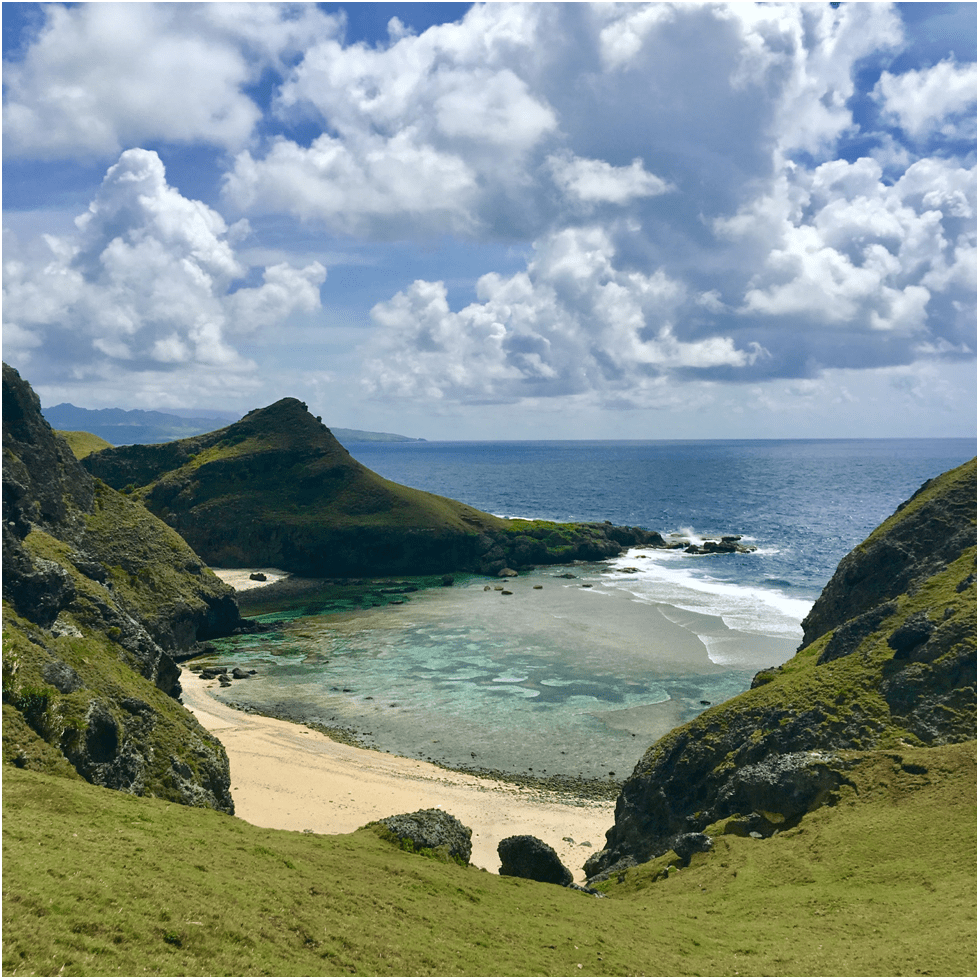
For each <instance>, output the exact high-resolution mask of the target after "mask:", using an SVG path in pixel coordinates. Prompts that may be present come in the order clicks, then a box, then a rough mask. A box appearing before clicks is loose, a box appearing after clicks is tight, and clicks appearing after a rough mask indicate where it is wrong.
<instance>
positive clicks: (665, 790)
mask: <svg viewBox="0 0 979 979" xmlns="http://www.w3.org/2000/svg"><path fill="white" fill-rule="evenodd" d="M975 571H976V462H975V460H972V462H970V463H967V464H965V465H964V466H960V467H959V468H958V469H954V470H952V471H950V472H948V473H945V474H944V475H942V476H940V477H938V478H936V479H933V480H931V481H929V482H928V483H926V484H925V485H924V486H923V487H922V488H921V489H920V490H919V491H918V492H917V493H916V494H915V495H914V496H913V497H912V498H911V499H910V500H908V501H907V502H906V503H905V504H903V505H902V506H901V507H900V508H899V509H898V511H897V512H896V513H895V514H894V515H893V516H892V517H890V518H889V519H888V520H887V521H886V522H885V523H883V524H882V525H881V526H880V527H879V528H878V529H877V530H875V531H874V533H873V534H871V535H870V537H869V538H868V539H867V540H866V541H865V542H864V543H863V544H861V545H860V546H859V547H857V548H855V549H854V551H853V552H851V553H850V554H849V555H847V557H845V558H844V559H843V561H841V562H840V566H839V569H838V570H837V572H836V574H835V575H834V576H833V578H832V579H831V581H830V582H829V583H828V584H827V586H826V588H825V589H824V591H823V594H822V595H821V596H820V598H819V600H818V601H817V602H816V603H815V605H814V606H813V609H812V611H811V612H810V614H809V616H808V617H807V618H806V621H805V623H804V627H805V639H804V641H803V644H802V646H801V647H800V650H799V652H798V653H797V654H796V656H795V657H794V658H793V659H792V660H790V661H789V662H788V663H786V664H784V665H783V666H781V667H779V668H777V669H771V670H765V671H763V672H762V673H760V674H759V675H758V676H757V677H756V678H755V682H754V683H753V684H752V689H751V690H749V691H748V692H747V693H744V694H742V695H741V696H739V697H735V698H733V699H732V700H729V701H727V702H726V703H724V704H720V705H718V706H717V707H713V708H711V709H710V710H707V711H705V712H704V713H703V714H701V715H700V716H699V717H698V718H697V719H695V720H694V721H692V722H691V723H689V724H686V725H684V726H683V727H680V728H677V729H676V730H675V731H673V732H671V733H670V734H668V735H667V736H666V737H664V738H662V739H661V740H660V741H658V742H657V743H656V744H655V745H653V747H651V748H650V749H649V750H648V751H647V752H646V754H645V755H644V756H643V758H642V759H641V760H640V762H639V764H638V765H637V766H636V769H635V771H634V772H633V774H632V776H631V778H629V779H628V780H627V781H626V783H625V785H624V786H623V788H622V793H621V795H620V796H619V799H618V800H617V802H616V810H615V825H614V826H613V827H612V828H611V829H610V830H609V832H608V834H607V836H606V845H605V848H604V849H603V850H602V851H600V852H599V853H597V854H594V855H593V856H592V857H591V858H589V861H588V862H587V863H586V864H585V872H586V873H587V874H588V876H589V877H590V878H596V877H599V878H601V877H605V876H608V875H610V874H612V873H615V872H617V871H618V870H620V869H623V868H626V867H629V866H631V865H633V864H635V863H640V862H643V861H646V860H649V859H651V858H652V857H654V856H659V855H661V854H664V853H666V852H667V851H669V850H675V851H676V852H678V853H679V852H680V849H681V848H682V847H683V845H684V842H683V841H684V840H689V838H690V837H689V834H692V833H703V831H704V830H705V829H707V827H709V826H711V825H712V824H716V823H718V821H721V820H728V823H727V824H726V825H727V828H726V829H725V830H724V831H726V832H742V831H743V834H745V835H747V834H749V833H750V834H751V835H761V836H765V835H769V834H771V833H773V832H775V831H777V830H778V829H780V828H785V827H787V826H791V825H793V824H794V823H796V822H798V820H799V819H801V818H802V816H803V815H805V813H807V812H809V811H811V810H812V809H813V808H815V807H817V806H820V805H823V804H826V803H830V802H832V801H833V799H834V798H835V795H836V793H837V791H838V789H839V788H840V786H841V785H843V784H844V783H845V782H846V780H847V771H848V767H849V766H850V765H851V764H853V763H854V757H855V754H854V753H855V752H862V751H870V750H878V749H892V748H899V747H901V746H902V745H907V744H912V745H919V746H927V745H937V744H948V743H953V742H958V741H967V740H972V739H974V738H975V736H976V579H975Z"/></svg>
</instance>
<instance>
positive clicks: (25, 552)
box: [3, 364, 240, 812]
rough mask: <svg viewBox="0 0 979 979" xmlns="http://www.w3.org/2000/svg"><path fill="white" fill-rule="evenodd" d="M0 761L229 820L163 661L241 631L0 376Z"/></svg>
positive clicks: (220, 759)
mask: <svg viewBox="0 0 979 979" xmlns="http://www.w3.org/2000/svg"><path fill="white" fill-rule="evenodd" d="M3 572H4V573H3V757H4V761H5V762H10V763H13V764H14V765H15V766H17V767H19V768H28V769H35V770H38V771H45V772H51V773H56V774H60V775H65V776H68V777H79V776H80V777H82V778H85V779H86V780H88V781H90V782H93V783H96V784H98V785H104V786H109V787H112V788H117V789H122V790H124V791H126V792H131V793H134V794H138V795H143V794H146V795H156V796H160V797H162V798H166V799H170V800H173V801H176V802H183V803H188V804H191V805H206V806H213V807H215V808H220V809H224V810H226V811H229V812H231V811H233V808H234V804H233V802H232V800H231V794H230V791H229V776H228V763H227V757H226V755H225V752H224V749H223V747H222V746H221V745H220V744H219V743H218V742H217V741H216V740H215V739H214V738H213V737H211V736H210V735H209V734H208V733H207V732H206V731H204V729H203V728H201V727H200V725H198V724H197V722H196V720H195V719H194V718H193V717H192V716H191V715H190V714H188V712H187V711H185V710H184V709H183V708H182V707H181V706H180V704H179V703H178V702H177V700H176V699H175V698H177V697H179V695H180V683H179V674H180V670H179V668H178V667H177V665H176V662H175V660H176V659H178V658H180V657H181V656H182V655H184V656H186V655H188V654H190V653H191V652H193V651H194V650H195V649H196V648H197V644H198V642H199V641H200V640H204V639H207V638H209V637H212V636H216V635H224V634H227V633H228V632H229V631H231V630H232V629H235V628H237V627H239V625H240V617H239V613H238V608H237V605H236V603H235V601H234V598H233V593H232V591H231V589H229V588H228V587H226V586H225V585H223V584H222V583H221V582H220V581H219V580H218V579H217V578H216V577H215V576H214V575H213V574H212V573H211V572H210V571H209V570H208V569H207V568H205V567H204V565H203V563H202V562H201V560H200V559H199V558H198V557H197V555H196V554H194V552H193V551H192V550H191V549H190V548H189V547H188V546H187V544H186V543H185V542H184V541H183V540H181V538H180V537H179V536H178V535H177V534H175V533H174V532H173V531H172V530H171V529H170V528H168V527H167V526H166V525H165V524H163V523H162V522H161V521H159V520H157V519H156V518H155V517H153V516H152V515H151V514H150V513H148V512H147V511H146V510H145V508H143V507H142V506H140V505H139V504H138V503H136V502H134V501H133V500H130V499H127V498H126V497H125V496H123V495H122V494H120V493H117V492H115V491H114V490H112V489H110V488H109V487H107V486H106V485H105V484H104V483H101V482H100V481H98V480H96V479H93V478H92V477H91V476H90V475H89V474H88V472H86V471H85V470H84V469H83V468H82V467H81V465H80V464H79V463H78V462H77V460H76V459H75V457H74V455H73V454H72V452H71V450H70V449H69V447H68V444H67V443H66V442H65V441H64V440H63V439H61V438H60V437H58V436H57V435H55V433H54V432H53V431H52V429H51V427H50V426H49V425H48V423H47V422H46V421H45V420H44V419H43V417H42V416H41V413H40V404H39V402H38V399H37V396H36V395H35V394H34V392H33V391H32V390H31V388H30V386H29V385H28V384H27V383H26V382H25V381H24V380H22V379H21V377H20V375H19V374H18V373H17V371H15V370H13V369H12V368H10V367H8V366H7V365H6V364H5V365H4V367H3Z"/></svg>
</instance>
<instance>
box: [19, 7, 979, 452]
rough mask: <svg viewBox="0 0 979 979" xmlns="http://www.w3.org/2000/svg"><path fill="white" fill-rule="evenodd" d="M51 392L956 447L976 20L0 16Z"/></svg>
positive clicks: (357, 421) (613, 12)
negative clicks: (288, 401)
mask: <svg viewBox="0 0 979 979" xmlns="http://www.w3.org/2000/svg"><path fill="white" fill-rule="evenodd" d="M2 14H3V51H4V66H3V86H4V89H3V358H4V360H5V361H6V362H7V363H9V364H11V365H13V366H14V367H16V368H17V369H18V370H19V371H20V372H21V374H22V375H23V376H24V377H25V378H26V379H27V380H28V381H30V383H31V384H32V385H33V387H34V389H35V390H36V391H37V392H38V394H39V396H40V398H41V401H42V404H43V405H45V406H51V405H54V404H58V403H60V402H64V401H68V402H71V403H72V404H75V405H78V406H80V407H85V408H105V407H120V408H126V409H131V408H144V409H157V410H162V411H166V410H172V409H209V410H214V411H227V412H245V411H248V410H250V409H252V408H256V407H261V406H263V405H266V404H271V403H272V402H274V401H276V400H278V399H279V398H283V397H295V398H299V399H300V400H302V401H305V402H306V403H307V404H308V405H309V407H310V410H311V411H312V412H313V413H314V414H317V415H321V416H322V417H323V420H324V422H325V423H326V424H328V425H331V426H336V427H345V428H358V429H367V430H373V431H386V432H396V433H400V434H405V435H410V436H414V437H422V438H427V439H535V438H539V439H584V438H599V439H616V438H619V439H657V438H666V439H689V438H704V439H716V438H849V437H943V436H964V437H974V436H975V434H976V86H977V82H976V5H975V4H974V3H921V4H915V3H912V4H893V5H892V4H886V3H799V4H796V3H792V4H778V3H773V4H750V3H734V4H694V3H679V4H670V3H652V4H639V3H621V4H616V3H598V4H584V3H580V4H579V3H573V4H558V3H525V4H508V3H491V4H483V5H469V4H458V3H455V4H453V3H446V4H426V3H359V4H349V5H348V4H342V3H340V4H337V3H330V4H291V3H273V4H265V3H242V4H236V3H204V4H191V3H172V4H152V3H145V4H144V3H131V4H130V3H81V4H57V3H52V4H43V5H42V4H30V3H4V4H3V5H2Z"/></svg>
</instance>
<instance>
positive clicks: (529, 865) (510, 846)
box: [496, 836, 574, 887]
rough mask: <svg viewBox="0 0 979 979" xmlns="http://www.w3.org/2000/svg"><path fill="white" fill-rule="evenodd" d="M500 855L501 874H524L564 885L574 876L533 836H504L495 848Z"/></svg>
mask: <svg viewBox="0 0 979 979" xmlns="http://www.w3.org/2000/svg"><path fill="white" fill-rule="evenodd" d="M496 852H497V853H499V855H500V863H501V864H502V866H501V867H500V876H501V877H524V878H526V879H527V880H538V881H540V882H541V883H544V884H560V885H561V886H562V887H567V886H568V885H569V884H571V883H573V882H574V875H573V874H572V873H571V871H570V870H568V868H567V867H565V866H564V864H563V863H561V858H560V857H559V856H558V855H557V853H556V852H555V851H554V848H553V847H550V846H548V845H547V844H546V843H545V842H544V841H543V840H539V839H538V838H537V837H536V836H508V837H507V838H506V839H505V840H500V843H499V845H498V846H497V848H496Z"/></svg>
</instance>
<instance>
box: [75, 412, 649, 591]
mask: <svg viewBox="0 0 979 979" xmlns="http://www.w3.org/2000/svg"><path fill="white" fill-rule="evenodd" d="M84 465H85V466H86V468H87V469H88V470H89V471H90V472H91V473H93V474H94V475H95V476H98V477H99V478H100V479H102V480H104V481H105V482H106V483H108V484H109V485H110V486H112V487H114V488H115V489H119V490H124V491H126V492H128V493H130V494H131V495H132V497H133V498H134V499H138V500H140V501H142V502H143V503H144V504H145V505H146V507H147V508H148V509H149V510H150V511H151V512H152V513H154V514H156V515H157V516H158V517H160V518H161V519H162V520H164V521H165V522H166V523H167V524H169V525H170V526H171V527H173V528H174V529H175V530H176V531H177V532H178V533H179V534H180V535H181V536H182V537H183V538H184V539H185V540H186V541H187V542H188V543H189V544H190V545H191V546H192V547H193V548H194V550H195V551H197V553H198V554H200V555H201V557H203V558H204V560H205V561H207V562H208V563H209V564H212V565H214V566H216V567H236V566H245V565H254V566H272V567H281V568H284V569H286V570H288V571H292V572H294V573H296V574H301V575H313V576H317V575H319V576H332V575H340V576H342V575H364V574H368V575H369V574H375V575H383V574H432V573H441V572H448V571H458V570H470V571H480V572H482V573H487V574H494V573H497V572H499V571H500V570H502V569H503V568H504V567H505V566H507V565H510V566H511V567H519V566H521V565H527V564H542V563H557V562H559V561H571V560H575V559H578V558H582V559H589V560H594V559H598V558H603V557H609V556H612V555H614V554H618V553H619V552H620V551H621V549H622V547H623V546H624V545H627V544H632V543H655V542H656V541H657V540H658V541H659V542H660V543H661V542H662V539H661V538H659V535H658V534H650V533H647V532H644V531H641V530H638V529H635V528H613V527H611V525H604V524H581V525H568V524H549V523H546V522H544V521H518V520H513V521H511V520H503V519H500V518H499V517H495V516H493V515H491V514H489V513H484V512H483V511H481V510H477V509H475V508H474V507H471V506H467V505H466V504H464V503H459V502H457V501H456V500H450V499H447V498H445V497H442V496H436V495H434V494H432V493H425V492H423V491H421V490H416V489H412V488H410V487H408V486H401V485H399V484H397V483H393V482H391V481H390V480H387V479H384V478H382V477H381V476H379V475H377V473H374V472H371V470H369V469H367V468H366V467H365V466H363V465H361V464H360V463H359V462H357V461H356V460H355V459H354V458H352V457H351V455H350V453H349V452H348V451H347V450H346V449H345V448H344V447H343V446H342V445H340V443H339V442H338V441H337V440H336V439H335V438H334V437H333V435H332V433H331V432H330V430H329V429H328V428H327V427H326V426H325V425H323V424H322V423H321V422H320V421H319V419H316V418H314V417H313V416H312V415H310V414H309V412H308V411H307V410H306V406H305V405H304V404H302V403H301V402H299V401H297V400H295V399H294V398H284V399H282V400H281V401H277V402H276V403H275V404H273V405H270V406H269V407H267V408H262V409H256V410H255V411H251V412H249V413H248V414H247V415H246V416H245V417H244V418H242V419H241V421H239V422H236V423H235V424H233V425H230V426H228V427H227V428H223V429H220V430H219V431H216V432H211V433H209V434H207V435H201V436H196V437H194V438H189V439H183V440H181V441H178V442H170V443H167V444H164V445H133V446H122V447H119V448H115V449H106V450H104V451H102V452H97V453H94V454H92V455H89V456H86V457H85V459H84Z"/></svg>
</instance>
